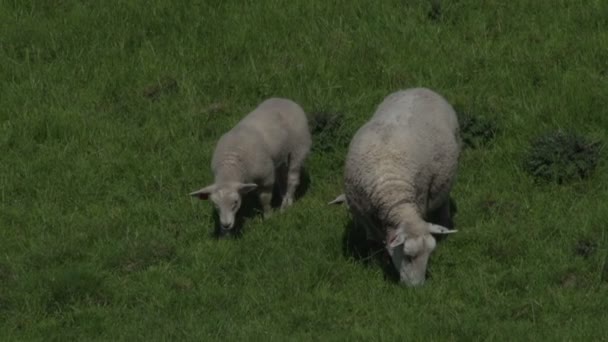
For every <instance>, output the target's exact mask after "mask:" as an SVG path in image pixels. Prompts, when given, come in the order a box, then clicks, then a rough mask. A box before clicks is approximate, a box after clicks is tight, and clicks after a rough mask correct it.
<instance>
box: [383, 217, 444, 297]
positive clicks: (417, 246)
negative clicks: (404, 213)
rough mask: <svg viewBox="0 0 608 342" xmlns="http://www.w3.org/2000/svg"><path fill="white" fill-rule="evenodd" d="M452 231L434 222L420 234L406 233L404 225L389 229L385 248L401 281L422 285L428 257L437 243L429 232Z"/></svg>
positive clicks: (410, 284)
mask: <svg viewBox="0 0 608 342" xmlns="http://www.w3.org/2000/svg"><path fill="white" fill-rule="evenodd" d="M454 232H456V230H449V229H447V228H445V227H441V226H438V225H434V224H429V229H428V232H425V233H424V234H422V235H408V234H407V231H406V229H405V227H404V226H399V227H398V228H397V229H395V230H389V239H388V244H387V249H388V252H389V254H390V256H391V259H392V261H393V265H395V267H396V268H397V270H398V271H399V278H400V281H401V283H402V284H404V285H407V286H419V285H423V284H424V282H425V280H426V269H427V264H428V261H429V257H430V256H431V253H432V252H433V250H435V246H436V244H437V243H436V241H435V238H434V237H433V235H431V233H434V234H449V233H454Z"/></svg>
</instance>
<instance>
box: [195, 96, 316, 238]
mask: <svg viewBox="0 0 608 342" xmlns="http://www.w3.org/2000/svg"><path fill="white" fill-rule="evenodd" d="M310 145H311V138H310V132H309V128H308V119H307V118H306V114H305V113H304V110H303V109H302V107H300V106H299V105H298V104H296V103H295V102H293V101H291V100H287V99H282V98H270V99H268V100H265V101H264V102H262V103H261V104H260V105H259V106H258V107H257V108H255V109H254V110H253V111H252V112H250V113H249V114H248V115H246V116H245V117H244V118H243V119H242V120H241V121H240V122H239V123H238V124H237V125H236V126H235V127H234V128H232V129H231V130H230V131H228V132H227V133H225V134H224V135H222V137H221V138H220V139H219V141H218V143H217V146H216V148H215V152H214V153H213V159H212V161H211V169H212V171H213V175H214V177H215V182H214V183H213V184H212V185H209V186H207V187H204V188H202V189H200V190H197V191H194V192H192V193H190V195H191V196H197V197H199V198H200V199H208V198H210V199H211V201H212V202H213V203H214V205H215V207H216V209H217V211H218V212H219V218H220V223H221V226H222V228H223V229H224V230H230V229H232V228H233V227H234V223H235V215H236V213H237V211H238V210H239V208H240V206H241V199H242V195H244V194H246V193H248V192H250V191H252V190H256V189H257V191H258V194H259V198H260V202H261V204H262V208H263V210H264V218H268V217H269V216H270V213H271V200H272V190H273V186H274V184H275V181H277V179H276V175H277V173H278V172H277V169H278V168H279V167H280V166H283V165H285V166H287V179H286V180H285V183H286V184H287V186H286V190H285V193H284V195H283V200H282V204H281V210H284V209H285V208H287V207H289V206H290V205H291V204H292V203H293V196H294V193H295V191H296V188H297V187H298V185H299V183H300V171H301V168H302V165H303V163H304V160H305V159H306V157H307V156H308V153H309V151H310ZM281 181H283V180H281Z"/></svg>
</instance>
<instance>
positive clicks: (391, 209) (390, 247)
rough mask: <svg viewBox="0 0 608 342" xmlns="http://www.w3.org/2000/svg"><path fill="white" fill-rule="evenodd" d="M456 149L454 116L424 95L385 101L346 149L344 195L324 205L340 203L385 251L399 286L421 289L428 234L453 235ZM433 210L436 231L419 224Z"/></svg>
mask: <svg viewBox="0 0 608 342" xmlns="http://www.w3.org/2000/svg"><path fill="white" fill-rule="evenodd" d="M460 149H461V143H460V133H459V125H458V120H457V117H456V113H455V111H454V109H453V108H452V106H451V105H450V104H449V103H448V102H447V101H446V100H445V99H444V98H443V97H442V96H441V95H439V94H437V93H435V92H433V91H432V90H429V89H426V88H413V89H408V90H401V91H397V92H395V93H392V94H390V95H389V96H387V97H386V98H385V99H384V101H383V102H382V103H381V104H380V105H379V106H378V107H377V109H376V112H375V114H374V115H373V117H372V118H371V119H370V120H369V121H368V122H367V123H366V124H364V125H363V126H362V127H361V128H360V129H359V130H358V131H357V133H356V134H355V136H354V137H353V139H352V141H351V142H350V145H349V149H348V154H347V157H346V163H345V170H344V194H342V195H340V196H338V197H337V198H336V199H335V200H334V201H332V202H330V204H337V203H343V202H346V205H347V206H348V208H349V210H350V212H351V214H352V216H353V220H354V221H355V223H356V224H358V225H361V226H363V227H364V228H365V231H366V235H367V238H368V239H369V240H374V241H379V242H382V243H383V244H384V246H385V247H386V249H387V251H388V253H389V255H390V256H391V259H392V262H393V264H394V266H395V267H396V268H397V269H398V270H399V276H400V281H401V283H404V284H406V285H409V286H416V285H421V284H423V283H424V281H425V278H426V269H427V262H428V259H429V257H430V254H431V252H432V251H433V250H434V249H435V245H436V241H435V238H434V237H433V236H432V235H431V234H447V233H452V232H456V230H449V229H448V228H446V227H445V225H447V224H448V222H450V203H449V193H450V190H451V188H452V185H453V183H454V180H455V177H456V171H457V166H458V159H459V154H460ZM436 210H439V213H440V215H439V216H440V219H439V220H440V224H439V225H437V224H432V223H429V222H427V221H425V220H426V219H428V214H429V213H430V212H433V211H436Z"/></svg>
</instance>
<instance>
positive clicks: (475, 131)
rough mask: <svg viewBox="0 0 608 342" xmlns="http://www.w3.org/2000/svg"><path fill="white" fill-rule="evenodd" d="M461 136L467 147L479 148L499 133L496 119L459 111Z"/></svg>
mask: <svg viewBox="0 0 608 342" xmlns="http://www.w3.org/2000/svg"><path fill="white" fill-rule="evenodd" d="M458 121H459V124H460V137H461V139H462V142H463V143H464V145H465V146H466V147H470V148H478V147H482V146H486V145H488V144H489V143H490V142H491V141H492V140H493V139H494V138H495V137H496V134H497V133H498V126H497V124H496V122H495V121H492V120H490V119H488V118H484V117H481V116H474V115H472V114H470V113H468V112H462V111H458Z"/></svg>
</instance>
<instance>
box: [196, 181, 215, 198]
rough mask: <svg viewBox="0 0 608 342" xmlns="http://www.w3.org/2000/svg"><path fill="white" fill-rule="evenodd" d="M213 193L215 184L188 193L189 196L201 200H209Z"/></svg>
mask: <svg viewBox="0 0 608 342" xmlns="http://www.w3.org/2000/svg"><path fill="white" fill-rule="evenodd" d="M213 191H215V184H212V185H209V186H206V187H204V188H202V189H199V190H196V191H194V192H191V193H190V196H194V197H198V198H199V199H201V200H206V199H209V195H211V194H212V193H213Z"/></svg>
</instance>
